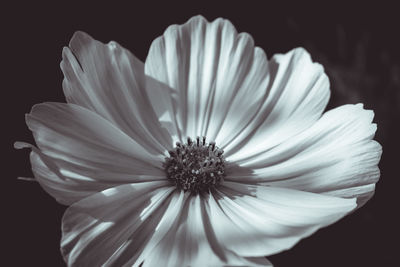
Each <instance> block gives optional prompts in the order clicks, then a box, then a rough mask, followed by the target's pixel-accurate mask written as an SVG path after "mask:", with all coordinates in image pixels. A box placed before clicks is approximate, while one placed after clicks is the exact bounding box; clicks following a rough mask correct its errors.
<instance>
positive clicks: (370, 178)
mask: <svg viewBox="0 0 400 267" xmlns="http://www.w3.org/2000/svg"><path fill="white" fill-rule="evenodd" d="M372 118H373V112H372V111H366V110H364V109H363V107H362V105H360V104H359V105H345V106H341V107H339V108H336V109H333V110H331V111H328V112H326V113H325V114H324V115H323V116H322V118H321V119H320V120H319V121H318V122H317V123H315V125H313V126H312V127H311V128H309V129H307V130H306V131H304V132H303V133H301V134H299V135H296V136H295V137H293V138H292V139H291V140H289V141H287V142H285V143H283V144H280V145H279V146H276V147H274V148H272V149H270V150H267V151H265V152H264V153H262V154H259V155H257V156H256V157H253V158H251V159H250V160H247V161H242V162H240V163H239V165H240V166H241V167H243V168H249V169H251V170H253V174H251V175H249V176H246V175H242V174H240V173H236V174H235V173H233V172H232V173H231V174H230V175H229V177H228V179H231V180H234V181H241V182H246V183H263V184H267V185H273V186H278V187H285V188H294V189H298V190H303V191H309V192H315V193H326V194H332V195H334V196H339V197H351V198H352V197H360V199H359V205H361V204H363V203H364V202H365V201H366V200H368V199H369V197H371V196H372V194H373V192H374V186H373V184H375V183H376V182H377V181H378V179H379V176H380V172H379V168H378V166H377V165H378V162H379V159H380V156H381V153H382V148H381V146H380V145H379V144H378V143H377V142H375V141H373V140H372V138H373V137H374V133H375V130H376V125H375V124H372V123H371V122H372ZM361 198H362V199H361Z"/></svg>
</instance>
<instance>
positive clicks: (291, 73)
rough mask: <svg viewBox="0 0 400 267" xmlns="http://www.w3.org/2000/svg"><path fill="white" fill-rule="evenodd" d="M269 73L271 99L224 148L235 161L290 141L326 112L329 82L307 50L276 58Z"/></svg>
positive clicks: (297, 50)
mask: <svg viewBox="0 0 400 267" xmlns="http://www.w3.org/2000/svg"><path fill="white" fill-rule="evenodd" d="M268 72H269V74H268V75H269V83H268V88H267V94H268V98H267V99H266V100H265V101H263V104H262V106H261V107H260V109H259V111H258V113H257V116H255V117H254V118H252V119H251V120H250V122H249V123H248V124H247V125H246V127H245V128H244V130H243V131H241V132H240V134H239V135H238V136H235V139H234V141H233V142H232V143H230V144H229V146H227V147H226V148H224V149H225V151H226V154H225V156H226V157H230V160H231V161H239V160H245V159H248V158H251V157H252V156H254V155H257V154H259V153H263V152H265V151H268V150H269V149H271V148H273V147H274V146H276V145H279V144H280V143H282V142H284V141H286V140H289V139H290V138H291V137H293V136H295V135H296V134H298V133H300V132H302V131H303V130H305V129H307V128H308V127H310V126H311V125H313V124H314V123H315V122H316V121H317V120H318V119H319V118H320V117H321V114H322V112H323V111H324V109H325V108H326V105H327V103H328V100H329V96H330V90H329V79H328V77H327V76H326V74H325V73H324V69H323V67H322V66H321V65H320V64H318V63H315V62H313V61H312V60H311V57H310V55H309V54H308V52H307V51H306V50H304V49H303V48H296V49H293V50H291V51H289V52H288V53H286V54H276V55H274V57H273V58H272V59H271V60H270V61H269V65H268ZM253 97H255V96H253Z"/></svg>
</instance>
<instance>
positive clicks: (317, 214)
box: [207, 182, 356, 257]
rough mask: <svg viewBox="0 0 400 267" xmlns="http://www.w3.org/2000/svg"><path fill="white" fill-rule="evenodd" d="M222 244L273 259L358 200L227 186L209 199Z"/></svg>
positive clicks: (281, 190)
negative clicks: (276, 254)
mask: <svg viewBox="0 0 400 267" xmlns="http://www.w3.org/2000/svg"><path fill="white" fill-rule="evenodd" d="M207 205H208V218H210V224H211V226H212V227H213V230H214V232H215V233H216V236H217V239H218V242H219V243H220V244H224V246H225V247H226V249H229V250H232V251H233V252H235V253H237V254H238V255H240V256H247V257H255V256H262V255H264V256H265V255H266V256H268V255H272V254H275V253H278V252H281V251H283V250H286V249H289V248H291V247H292V246H294V245H295V244H296V243H297V242H299V240H300V239H302V238H304V237H307V236H309V235H311V234H312V233H314V232H315V231H317V230H318V229H319V228H321V227H324V226H327V225H329V224H332V223H334V222H336V221H337V220H339V219H340V218H342V217H343V216H345V215H346V214H347V213H349V212H350V211H352V210H353V209H354V208H355V207H356V204H355V199H343V198H336V197H331V196H324V195H319V194H313V193H308V192H302V191H297V190H291V189H284V188H277V187H268V186H256V185H245V184H240V183H234V182H224V184H223V186H221V187H220V188H219V189H218V191H216V192H214V193H213V194H210V196H209V198H208V202H207Z"/></svg>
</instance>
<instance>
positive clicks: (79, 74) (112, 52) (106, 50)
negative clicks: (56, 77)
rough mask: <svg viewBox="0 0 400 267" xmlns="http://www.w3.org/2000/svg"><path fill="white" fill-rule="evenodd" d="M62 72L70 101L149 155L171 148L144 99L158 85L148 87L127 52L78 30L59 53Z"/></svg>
mask: <svg viewBox="0 0 400 267" xmlns="http://www.w3.org/2000/svg"><path fill="white" fill-rule="evenodd" d="M61 69H62V71H63V73H64V76H65V78H64V82H63V88H64V93H65V96H66V99H67V102H68V103H73V104H78V105H80V106H82V107H85V108H88V109H90V110H92V111H94V112H96V113H97V114H99V115H101V116H103V117H104V118H106V119H107V120H109V121H110V122H112V123H113V124H114V125H116V126H117V127H118V128H120V129H121V130H123V131H124V132H125V133H126V134H128V135H129V136H130V137H132V138H133V139H135V140H136V141H137V142H138V143H140V144H142V145H143V147H145V148H146V149H147V150H149V151H151V152H152V153H164V152H165V151H166V150H168V149H170V148H171V144H172V140H171V139H170V136H169V134H168V133H167V131H166V130H165V129H163V128H162V126H161V124H160V123H159V121H158V118H157V116H156V113H155V111H154V109H153V108H152V105H151V103H150V100H149V95H148V91H149V90H157V89H159V87H152V88H148V86H147V85H146V76H145V75H144V66H143V63H142V62H141V61H140V60H139V59H137V58H136V57H135V56H133V55H132V54H131V53H130V52H129V51H128V50H126V49H124V48H123V47H121V46H120V45H119V44H117V43H116V42H109V43H108V44H103V43H101V42H99V41H96V40H94V39H92V38H91V37H90V36H89V35H87V34H86V33H83V32H76V33H75V34H74V35H73V37H72V39H71V41H70V43H69V48H68V47H66V48H64V50H63V60H62V62H61ZM153 95H155V96H156V97H157V95H158V94H157V93H154V92H153ZM158 108H160V107H158Z"/></svg>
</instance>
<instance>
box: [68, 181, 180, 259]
mask: <svg viewBox="0 0 400 267" xmlns="http://www.w3.org/2000/svg"><path fill="white" fill-rule="evenodd" d="M166 185H168V183H167V182H161V181H157V182H146V183H136V184H126V185H121V186H118V187H114V188H109V189H107V190H104V191H102V192H100V193H97V194H94V195H92V196H90V197H88V198H85V199H83V200H81V201H79V202H77V203H75V204H73V205H72V206H70V207H69V208H68V209H67V211H66V212H65V214H64V216H63V221H62V223H63V224H62V232H63V235H62V240H61V251H62V253H63V256H64V259H65V261H66V262H67V264H68V266H123V265H124V264H126V263H127V262H130V261H132V260H136V259H137V257H138V256H139V255H140V253H141V251H142V250H143V248H144V247H145V246H146V244H147V241H148V239H149V237H151V234H152V233H153V232H154V229H155V226H156V225H157V224H158V223H159V221H160V219H161V218H162V216H163V214H164V212H165V209H166V207H167V206H168V202H169V200H168V199H169V196H170V194H171V192H172V191H173V190H174V188H173V187H169V188H168V187H165V186H166ZM103 264H104V265H103Z"/></svg>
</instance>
